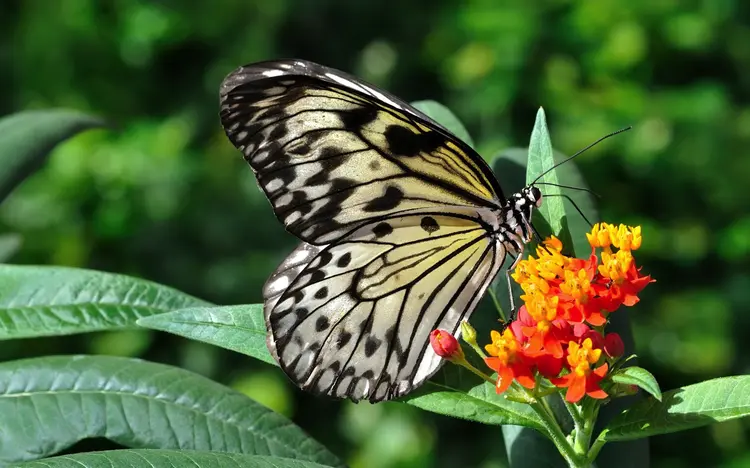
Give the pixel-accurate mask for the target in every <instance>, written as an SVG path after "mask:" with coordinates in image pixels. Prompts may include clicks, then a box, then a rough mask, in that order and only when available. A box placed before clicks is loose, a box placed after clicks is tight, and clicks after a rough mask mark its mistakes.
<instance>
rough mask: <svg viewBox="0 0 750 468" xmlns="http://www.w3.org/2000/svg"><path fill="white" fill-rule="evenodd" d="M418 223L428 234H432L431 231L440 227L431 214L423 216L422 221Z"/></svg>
mask: <svg viewBox="0 0 750 468" xmlns="http://www.w3.org/2000/svg"><path fill="white" fill-rule="evenodd" d="M419 225H420V226H421V227H422V229H424V230H425V231H427V232H428V233H429V234H432V233H433V232H435V231H437V230H438V229H440V225H439V224H438V223H437V221H435V218H433V217H432V216H425V217H424V218H422V221H420V223H419Z"/></svg>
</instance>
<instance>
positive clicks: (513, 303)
mask: <svg viewBox="0 0 750 468" xmlns="http://www.w3.org/2000/svg"><path fill="white" fill-rule="evenodd" d="M523 251H524V245H523V244H519V249H518V255H516V258H515V260H513V263H512V264H511V265H510V266H509V267H508V269H507V270H505V280H506V281H507V282H508V296H509V299H510V315H509V316H508V323H510V322H512V321H513V320H515V319H516V315H517V312H518V311H517V310H516V301H515V299H514V298H513V285H512V283H511V281H510V274H511V273H510V272H511V271H513V270H515V269H516V266H517V265H518V262H520V261H521V259H522V258H523Z"/></svg>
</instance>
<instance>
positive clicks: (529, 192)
mask: <svg viewBox="0 0 750 468" xmlns="http://www.w3.org/2000/svg"><path fill="white" fill-rule="evenodd" d="M521 193H522V194H523V196H524V197H525V198H526V200H528V201H529V202H530V203H532V204H534V206H535V207H537V208H539V207H540V206H542V192H541V191H539V189H538V188H536V187H534V186H533V185H530V186H528V187H524V189H523V190H522V191H521Z"/></svg>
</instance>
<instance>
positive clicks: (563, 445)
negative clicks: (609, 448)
mask: <svg viewBox="0 0 750 468" xmlns="http://www.w3.org/2000/svg"><path fill="white" fill-rule="evenodd" d="M524 390H525V391H526V392H527V393H528V396H529V398H531V399H534V396H533V395H532V394H531V392H530V391H529V390H527V389H524ZM531 408H532V409H533V410H534V411H535V412H536V413H537V414H538V415H539V417H540V418H541V419H542V421H543V423H544V428H545V430H546V433H547V437H548V438H549V439H550V440H551V441H552V443H553V444H555V447H556V448H557V451H558V452H560V455H562V457H563V458H564V459H565V461H566V462H567V463H568V466H571V467H575V468H579V467H585V466H589V463H588V460H587V459H586V458H585V457H583V456H581V455H580V454H578V453H576V451H575V450H574V448H573V446H571V445H570V441H569V440H568V438H567V437H565V434H564V433H563V431H562V428H561V427H560V424H559V423H558V422H557V419H555V415H554V414H552V411H551V409H550V408H549V406H548V405H545V404H543V403H542V402H541V401H539V400H536V402H535V403H531Z"/></svg>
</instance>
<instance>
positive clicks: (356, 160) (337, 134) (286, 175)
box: [221, 62, 502, 244]
mask: <svg viewBox="0 0 750 468" xmlns="http://www.w3.org/2000/svg"><path fill="white" fill-rule="evenodd" d="M285 65H286V66H287V67H286V68H284V67H283V66H285ZM274 67H275V68H274ZM368 93H369V94H368ZM373 93H374V94H373ZM221 116H222V123H223V125H224V128H225V130H226V132H227V135H228V136H229V138H230V140H231V141H232V142H233V143H234V144H235V145H236V146H237V147H238V148H240V149H241V150H242V151H243V153H244V155H245V158H246V160H247V161H248V162H249V163H250V165H251V166H252V168H253V169H254V170H255V173H256V175H257V178H258V182H259V184H260V186H261V188H262V189H263V190H264V192H265V193H266V195H267V196H268V198H269V200H270V201H271V203H272V205H273V207H274V211H275V213H276V215H277V216H278V217H279V219H280V220H281V221H282V222H283V223H284V225H285V226H286V227H287V229H288V230H289V231H290V232H292V233H293V234H295V235H296V236H298V237H300V238H301V239H303V240H305V241H306V242H309V243H312V244H326V243H330V242H334V241H336V240H338V239H341V238H342V237H343V236H344V235H346V234H347V233H348V232H349V231H350V230H351V229H352V228H354V227H356V226H358V225H360V224H362V223H365V222H370V221H374V220H377V219H379V218H380V217H382V216H387V215H389V214H392V213H398V212H402V211H405V210H417V211H419V210H425V209H429V208H431V207H434V206H436V205H449V206H464V207H465V206H484V207H497V206H499V203H500V202H501V197H502V196H501V194H500V190H499V188H498V187H497V184H496V182H495V181H494V178H492V176H491V173H490V172H489V170H488V169H487V166H486V164H485V163H484V161H483V160H482V159H481V158H480V157H479V156H478V155H476V153H474V151H473V150H471V149H470V148H469V147H467V146H466V145H465V144H464V143H462V142H460V141H459V140H457V139H456V138H455V137H453V136H452V135H450V133H448V132H447V130H445V129H444V128H443V127H441V126H440V125H438V124H436V123H435V122H433V121H431V120H430V119H429V118H427V117H426V116H424V114H421V113H419V112H418V111H416V110H415V109H413V108H411V107H410V106H408V105H407V104H405V103H403V102H401V101H399V100H398V99H397V98H395V97H392V96H390V95H387V93H384V92H379V91H376V90H374V88H372V87H369V86H367V85H364V84H361V83H359V82H357V81H355V79H354V78H351V77H346V76H345V75H343V74H340V72H334V71H333V70H331V69H326V68H324V67H321V66H319V65H315V64H310V63H308V62H281V63H275V64H273V67H272V66H271V65H269V64H261V65H252V66H248V67H243V68H240V69H239V70H237V71H236V72H234V73H233V74H231V75H230V76H229V77H227V79H226V80H225V83H224V85H223V86H222V110H221Z"/></svg>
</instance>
